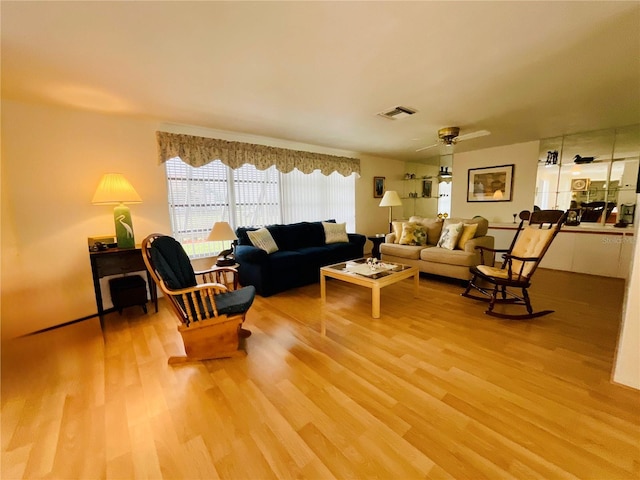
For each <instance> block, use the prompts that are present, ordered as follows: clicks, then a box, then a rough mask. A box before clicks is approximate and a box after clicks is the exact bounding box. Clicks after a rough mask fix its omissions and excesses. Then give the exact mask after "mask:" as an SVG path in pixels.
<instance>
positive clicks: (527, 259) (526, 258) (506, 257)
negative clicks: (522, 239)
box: [503, 253, 540, 262]
mask: <svg viewBox="0 0 640 480" xmlns="http://www.w3.org/2000/svg"><path fill="white" fill-rule="evenodd" d="M503 257H504V259H505V260H509V259H513V260H520V261H521V262H535V261H536V260H540V259H539V258H538V257H518V256H516V255H511V254H510V253H506V254H504V255H503Z"/></svg>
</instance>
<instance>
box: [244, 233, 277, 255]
mask: <svg viewBox="0 0 640 480" xmlns="http://www.w3.org/2000/svg"><path fill="white" fill-rule="evenodd" d="M247 236H248V237H249V240H251V243H252V244H253V246H254V247H257V248H259V249H260V250H264V251H265V252H267V253H273V252H277V251H278V245H276V242H275V241H274V240H273V237H272V236H271V233H270V232H269V230H267V229H266V228H260V229H258V230H253V231H249V232H247Z"/></svg>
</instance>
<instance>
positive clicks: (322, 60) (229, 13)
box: [1, 1, 640, 161]
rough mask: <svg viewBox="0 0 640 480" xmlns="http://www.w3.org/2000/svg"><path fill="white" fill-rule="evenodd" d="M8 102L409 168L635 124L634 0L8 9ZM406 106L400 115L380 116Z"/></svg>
mask: <svg viewBox="0 0 640 480" xmlns="http://www.w3.org/2000/svg"><path fill="white" fill-rule="evenodd" d="M1 15H2V16H1V21H2V32H1V34H2V44H1V48H2V71H1V73H2V97H3V98H7V99H14V100H19V101H27V102H40V103H53V104H60V105H67V106H73V107H78V108H86V109H90V110H95V111H101V112H109V113H117V114H124V115H132V116H139V117H145V118H153V119H157V120H160V121H162V122H170V123H177V124H188V125H196V126H201V127H208V128H214V129H222V130H231V131H237V132H244V133H249V134H255V135H262V136H268V137H274V138H280V139H285V140H292V141H297V142H305V143H309V144H314V145H319V146H324V147H332V148H336V149H340V150H344V151H347V152H356V153H357V152H361V153H366V154H371V155H375V156H382V157H389V158H397V159H402V160H413V161H416V160H420V159H424V158H426V157H428V156H432V155H433V154H434V153H437V151H436V152H433V151H423V152H420V153H416V152H415V150H416V149H417V148H420V147H422V146H425V145H430V144H432V143H434V141H435V139H436V138H437V137H436V132H437V130H438V129H439V128H441V127H445V126H459V127H460V128H461V134H464V133H468V132H472V131H475V130H480V129H486V130H490V131H491V132H492V135H490V136H486V137H481V138H477V139H474V140H469V141H466V142H460V143H459V144H458V145H457V146H456V151H465V150H470V149H471V150H475V149H479V148H486V147H490V146H495V145H505V144H511V143H517V142H524V141H530V140H537V139H540V138H545V137H551V136H556V135H561V134H566V133H575V132H580V131H588V130H595V129H599V128H606V127H614V126H622V125H629V124H633V123H638V122H639V121H640V2H637V1H635V2H610V1H605V2H515V1H514V2H393V1H389V2H160V1H156V2H7V1H2V3H1ZM397 105H403V106H406V107H411V108H413V109H416V110H418V113H417V114H415V115H413V116H412V117H409V118H406V119H403V120H388V119H385V118H382V117H379V116H377V115H376V113H378V112H380V111H383V110H386V109H389V108H393V107H395V106H397Z"/></svg>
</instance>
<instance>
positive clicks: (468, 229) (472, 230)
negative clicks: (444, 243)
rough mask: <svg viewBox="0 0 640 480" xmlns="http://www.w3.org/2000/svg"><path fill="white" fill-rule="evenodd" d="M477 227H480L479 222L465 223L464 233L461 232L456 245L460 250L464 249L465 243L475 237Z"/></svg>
mask: <svg viewBox="0 0 640 480" xmlns="http://www.w3.org/2000/svg"><path fill="white" fill-rule="evenodd" d="M477 229H478V224H477V223H465V224H463V226H462V233H461V234H460V237H458V244H457V245H456V248H457V249H459V250H464V244H465V243H467V241H469V240H471V239H472V238H474V237H475V234H476V230H477Z"/></svg>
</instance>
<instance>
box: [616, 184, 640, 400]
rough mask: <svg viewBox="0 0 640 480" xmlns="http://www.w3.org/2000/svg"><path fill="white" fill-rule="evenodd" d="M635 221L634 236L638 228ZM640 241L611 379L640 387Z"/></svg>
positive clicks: (629, 284) (636, 251) (634, 260)
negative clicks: (639, 293) (639, 295)
mask: <svg viewBox="0 0 640 480" xmlns="http://www.w3.org/2000/svg"><path fill="white" fill-rule="evenodd" d="M639 204H640V195H636V205H639ZM639 223H640V222H635V238H636V239H637V238H638V233H640V229H639V228H638V224H639ZM638 292H640V242H639V241H637V240H636V242H635V249H634V253H633V261H632V267H631V277H630V279H629V281H628V284H627V291H626V298H625V305H624V314H623V320H622V327H621V328H620V338H619V340H618V350H617V352H616V364H615V369H614V373H613V381H614V382H617V383H622V384H624V385H627V386H629V387H633V388H637V389H640V298H639V297H638Z"/></svg>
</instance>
